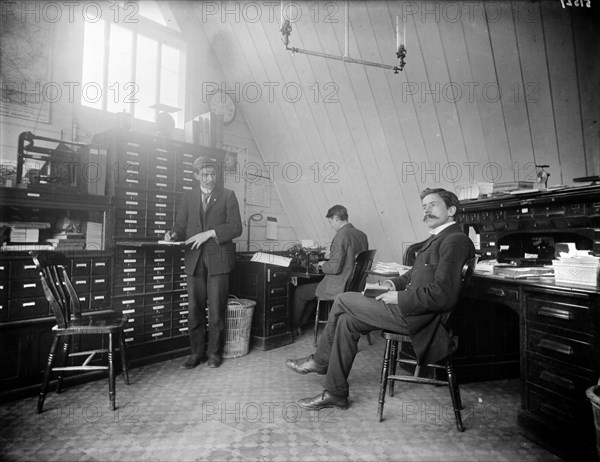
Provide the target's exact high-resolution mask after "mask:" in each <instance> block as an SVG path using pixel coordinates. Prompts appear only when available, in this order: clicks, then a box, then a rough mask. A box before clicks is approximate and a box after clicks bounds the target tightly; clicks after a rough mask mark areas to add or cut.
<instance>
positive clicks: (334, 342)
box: [314, 292, 408, 397]
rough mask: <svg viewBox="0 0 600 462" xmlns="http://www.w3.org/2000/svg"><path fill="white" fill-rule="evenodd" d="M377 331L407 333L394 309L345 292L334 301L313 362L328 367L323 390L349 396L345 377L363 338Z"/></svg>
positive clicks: (357, 294)
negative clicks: (359, 341) (388, 330)
mask: <svg viewBox="0 0 600 462" xmlns="http://www.w3.org/2000/svg"><path fill="white" fill-rule="evenodd" d="M376 329H391V330H393V331H394V332H398V333H408V326H407V324H406V319H405V318H404V317H403V316H402V315H401V314H400V310H399V309H398V306H397V305H386V304H385V303H383V302H381V301H377V300H375V299H373V298H369V297H365V296H364V295H362V294H360V293H356V292H346V293H343V294H341V295H339V296H337V297H336V299H335V302H334V304H333V307H332V309H331V312H330V313H329V318H328V320H327V324H326V326H325V330H324V332H323V334H322V335H321V339H320V341H319V345H318V347H317V351H316V353H315V356H314V359H315V361H317V362H318V363H320V364H327V365H328V366H327V375H326V377H325V386H326V389H327V390H328V391H329V392H330V393H332V394H334V395H337V396H344V397H345V396H348V391H349V386H348V375H349V374H350V370H351V368H352V363H353V362H354V357H355V356H356V353H357V352H358V346H357V345H358V340H359V338H360V336H361V335H362V334H366V333H368V332H370V331H372V330H376Z"/></svg>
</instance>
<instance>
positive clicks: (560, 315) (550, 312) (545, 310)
mask: <svg viewBox="0 0 600 462" xmlns="http://www.w3.org/2000/svg"><path fill="white" fill-rule="evenodd" d="M538 316H548V317H549V318H556V319H564V320H566V321H570V320H571V319H573V313H571V312H570V311H567V310H559V309H558V308H551V307H549V306H542V307H541V308H540V309H539V310H538Z"/></svg>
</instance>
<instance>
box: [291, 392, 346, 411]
mask: <svg viewBox="0 0 600 462" xmlns="http://www.w3.org/2000/svg"><path fill="white" fill-rule="evenodd" d="M298 405H299V406H300V407H301V408H304V409H310V410H315V411H318V410H319V409H323V408H325V407H337V408H339V409H348V398H341V397H339V396H334V395H332V394H331V393H329V392H328V391H327V390H323V393H320V394H318V395H317V396H314V397H312V398H303V399H301V400H298Z"/></svg>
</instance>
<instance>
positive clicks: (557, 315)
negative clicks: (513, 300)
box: [527, 294, 593, 334]
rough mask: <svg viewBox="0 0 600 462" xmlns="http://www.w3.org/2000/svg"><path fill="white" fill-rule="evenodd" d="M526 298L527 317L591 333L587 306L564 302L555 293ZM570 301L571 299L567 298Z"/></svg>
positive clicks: (590, 315) (589, 311)
mask: <svg viewBox="0 0 600 462" xmlns="http://www.w3.org/2000/svg"><path fill="white" fill-rule="evenodd" d="M538 295H539V296H538ZM538 295H536V296H535V297H528V298H527V319H528V320H530V321H534V322H539V323H544V324H550V325H553V326H556V327H561V328H565V329H570V330H575V331H577V332H580V333H589V334H593V327H592V326H593V323H592V314H591V309H590V307H589V306H586V305H584V304H581V305H575V304H573V303H566V300H567V299H564V300H562V299H561V298H560V297H558V296H556V295H546V294H538ZM569 300H570V301H572V299H569Z"/></svg>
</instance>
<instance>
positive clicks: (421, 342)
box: [286, 189, 475, 409]
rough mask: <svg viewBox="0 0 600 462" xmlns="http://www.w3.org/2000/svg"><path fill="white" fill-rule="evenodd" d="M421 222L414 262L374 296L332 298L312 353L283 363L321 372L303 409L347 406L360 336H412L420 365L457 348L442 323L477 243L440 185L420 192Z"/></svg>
mask: <svg viewBox="0 0 600 462" xmlns="http://www.w3.org/2000/svg"><path fill="white" fill-rule="evenodd" d="M421 203H422V206H423V212H424V215H425V216H424V217H423V221H425V223H427V226H428V227H429V228H430V233H431V236H430V238H429V239H428V240H427V241H426V242H425V243H424V244H423V246H422V247H421V250H420V251H419V253H418V254H417V257H416V259H415V263H414V266H413V267H412V269H411V270H409V271H408V272H407V273H405V274H403V275H402V276H400V277H397V278H394V279H393V280H391V281H386V282H387V283H388V284H389V287H388V288H389V289H390V290H389V291H388V292H386V293H384V294H382V295H379V296H378V297H377V298H368V297H365V296H364V295H362V294H360V293H356V292H346V293H343V294H341V295H339V296H338V297H336V299H335V302H334V304H333V307H332V309H331V312H330V313H329V318H328V320H327V325H326V326H325V331H324V332H323V335H322V336H321V338H320V341H319V345H318V347H317V351H316V353H315V354H313V355H310V356H308V357H306V358H300V359H288V360H287V361H286V366H288V367H289V368H291V369H293V370H294V371H296V372H299V373H301V374H308V373H310V372H316V373H317V374H322V375H325V376H326V377H325V387H326V388H325V390H324V391H323V392H322V393H319V394H318V395H317V396H315V397H312V398H304V399H301V400H299V401H298V404H299V405H300V406H301V407H303V408H305V409H322V408H325V407H338V408H340V409H346V408H347V407H348V395H349V385H348V376H349V374H350V369H351V368H352V363H353V362H354V357H355V356H356V353H357V352H358V340H359V338H360V336H361V335H363V334H367V333H369V332H371V331H373V330H378V329H388V330H392V331H394V332H397V333H399V334H405V335H410V336H411V337H412V341H413V346H414V350H415V353H416V355H417V360H418V362H419V363H420V364H423V363H430V362H435V361H439V360H441V359H443V358H445V357H446V356H448V355H449V354H451V353H452V352H454V350H455V349H456V345H455V344H454V342H453V340H452V337H451V336H450V335H449V333H448V332H447V331H446V329H445V328H444V326H443V324H442V315H443V313H444V312H446V311H448V310H449V309H451V308H452V307H453V306H454V304H455V303H456V301H457V300H458V296H459V293H460V290H461V270H462V267H463V265H464V264H465V262H466V261H467V260H468V259H470V258H473V256H474V255H475V248H474V246H473V243H472V242H471V240H470V239H469V237H468V236H467V235H466V234H464V233H463V232H462V230H461V229H460V228H459V227H458V226H456V225H455V224H454V223H455V222H454V214H455V213H456V211H457V208H458V206H459V205H460V202H459V200H458V198H457V197H456V195H455V194H454V193H452V192H449V191H446V190H444V189H426V190H424V191H423V192H422V193H421Z"/></svg>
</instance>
